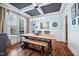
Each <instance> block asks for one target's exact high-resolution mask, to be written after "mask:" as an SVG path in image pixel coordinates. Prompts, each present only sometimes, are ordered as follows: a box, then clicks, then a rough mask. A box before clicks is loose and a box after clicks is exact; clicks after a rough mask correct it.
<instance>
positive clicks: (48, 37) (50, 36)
mask: <svg viewBox="0 0 79 59" xmlns="http://www.w3.org/2000/svg"><path fill="white" fill-rule="evenodd" d="M22 35H23V36H31V37H37V38H45V39H50V40H53V39H56V37H55V36H53V35H43V34H41V35H35V34H33V33H27V34H22Z"/></svg>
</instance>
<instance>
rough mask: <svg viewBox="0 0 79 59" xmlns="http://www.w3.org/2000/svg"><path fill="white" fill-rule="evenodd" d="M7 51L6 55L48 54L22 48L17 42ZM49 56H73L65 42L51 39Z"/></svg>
mask: <svg viewBox="0 0 79 59" xmlns="http://www.w3.org/2000/svg"><path fill="white" fill-rule="evenodd" d="M7 51H8V56H48V54H47V53H44V55H43V54H42V53H39V52H36V51H33V50H31V49H22V48H21V47H20V46H19V44H18V45H15V46H12V48H8V49H7ZM51 56H73V54H72V53H71V51H70V50H69V49H68V47H67V44H66V43H64V42H59V41H56V40H53V41H52V51H51Z"/></svg>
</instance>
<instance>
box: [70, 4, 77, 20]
mask: <svg viewBox="0 0 79 59" xmlns="http://www.w3.org/2000/svg"><path fill="white" fill-rule="evenodd" d="M75 17H76V4H74V5H73V6H72V8H71V18H72V19H73V18H75Z"/></svg>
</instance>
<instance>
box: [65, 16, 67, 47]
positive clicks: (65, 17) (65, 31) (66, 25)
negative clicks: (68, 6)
mask: <svg viewBox="0 0 79 59" xmlns="http://www.w3.org/2000/svg"><path fill="white" fill-rule="evenodd" d="M65 40H66V45H67V46H68V15H66V16H65Z"/></svg>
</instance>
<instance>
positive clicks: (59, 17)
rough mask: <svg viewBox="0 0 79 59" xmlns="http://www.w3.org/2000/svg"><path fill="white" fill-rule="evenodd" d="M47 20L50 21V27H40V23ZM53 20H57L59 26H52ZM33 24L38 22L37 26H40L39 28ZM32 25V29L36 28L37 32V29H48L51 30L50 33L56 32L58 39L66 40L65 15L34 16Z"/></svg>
mask: <svg viewBox="0 0 79 59" xmlns="http://www.w3.org/2000/svg"><path fill="white" fill-rule="evenodd" d="M45 20H46V21H48V22H49V29H40V23H41V22H44V21H45ZM53 22H57V23H58V27H56V28H55V27H53V26H52V23H53ZM33 24H36V26H38V28H34V27H33ZM31 26H32V31H33V30H35V32H37V31H45V30H47V31H50V34H54V35H55V36H56V38H57V40H58V41H64V39H63V17H62V14H58V15H52V16H44V17H38V18H33V21H31ZM43 34H44V33H43Z"/></svg>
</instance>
